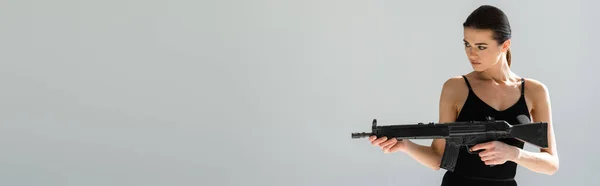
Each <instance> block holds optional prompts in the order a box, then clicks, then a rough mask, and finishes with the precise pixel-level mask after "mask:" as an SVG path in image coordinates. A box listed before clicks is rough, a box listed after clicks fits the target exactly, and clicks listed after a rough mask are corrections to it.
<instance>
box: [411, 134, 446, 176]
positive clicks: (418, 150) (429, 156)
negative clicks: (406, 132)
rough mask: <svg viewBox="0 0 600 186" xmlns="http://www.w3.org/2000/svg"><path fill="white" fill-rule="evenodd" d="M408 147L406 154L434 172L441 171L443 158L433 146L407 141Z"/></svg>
mask: <svg viewBox="0 0 600 186" xmlns="http://www.w3.org/2000/svg"><path fill="white" fill-rule="evenodd" d="M406 145H407V149H406V152H405V153H406V154H408V155H409V156H410V157H412V158H413V159H415V160H417V162H419V163H421V164H423V165H425V166H427V167H429V168H431V169H433V170H439V169H440V162H441V156H439V155H438V153H436V152H435V151H434V150H433V148H431V146H423V145H419V144H416V143H414V142H412V141H410V140H407V141H406Z"/></svg>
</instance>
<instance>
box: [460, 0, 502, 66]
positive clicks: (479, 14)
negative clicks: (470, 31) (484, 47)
mask: <svg viewBox="0 0 600 186" xmlns="http://www.w3.org/2000/svg"><path fill="white" fill-rule="evenodd" d="M463 27H471V28H475V29H490V30H492V31H493V33H494V34H493V35H494V36H493V37H494V40H496V41H497V42H498V43H499V44H502V43H504V41H506V40H508V39H510V38H511V29H510V24H509V22H508V17H507V16H506V14H504V12H503V11H502V10H500V9H499V8H496V7H494V6H491V5H482V6H480V7H479V8H477V9H475V10H474V11H473V12H472V13H471V14H470V15H469V17H467V20H466V21H465V22H464V23H463ZM506 60H507V61H508V66H510V62H511V60H510V49H508V51H507V52H506Z"/></svg>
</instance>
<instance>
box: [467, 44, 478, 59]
mask: <svg viewBox="0 0 600 186" xmlns="http://www.w3.org/2000/svg"><path fill="white" fill-rule="evenodd" d="M473 50H474V49H473V47H470V48H467V56H468V57H469V59H471V60H475V59H477V52H475V51H473Z"/></svg>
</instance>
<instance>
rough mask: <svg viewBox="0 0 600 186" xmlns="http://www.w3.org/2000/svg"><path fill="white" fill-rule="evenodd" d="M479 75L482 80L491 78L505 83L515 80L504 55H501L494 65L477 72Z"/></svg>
mask: <svg viewBox="0 0 600 186" xmlns="http://www.w3.org/2000/svg"><path fill="white" fill-rule="evenodd" d="M478 75H479V77H480V78H481V79H484V80H492V81H494V82H496V83H499V84H506V83H508V82H512V81H514V80H516V78H517V77H516V75H515V74H514V73H513V72H512V71H511V70H510V67H509V66H508V61H507V60H506V57H504V56H503V57H502V59H501V60H500V61H498V62H497V63H496V64H495V65H494V66H492V67H490V68H489V69H487V70H485V71H482V72H479V73H478Z"/></svg>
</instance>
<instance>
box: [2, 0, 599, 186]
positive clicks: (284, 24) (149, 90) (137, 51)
mask: <svg viewBox="0 0 600 186" xmlns="http://www.w3.org/2000/svg"><path fill="white" fill-rule="evenodd" d="M482 4H491V5H495V6H498V7H499V8H501V9H502V10H504V11H505V13H506V14H507V15H508V17H509V20H510V23H511V26H512V29H513V41H512V52H513V53H512V54H513V65H512V69H513V70H514V71H515V72H516V73H517V74H518V75H521V76H523V77H527V78H534V79H537V80H539V81H541V82H543V83H544V84H546V86H547V87H548V88H549V90H550V96H551V100H552V111H553V119H554V125H555V130H556V138H557V143H558V151H559V156H560V170H559V171H558V172H557V173H556V174H555V175H552V176H548V175H542V174H537V173H534V172H532V171H529V170H527V169H525V168H523V167H519V170H518V175H517V180H518V182H519V184H520V185H567V184H569V185H598V184H600V183H599V182H598V181H597V180H598V178H597V177H596V176H597V175H598V174H597V173H598V167H600V160H598V157H599V155H600V153H599V151H598V150H597V144H598V143H597V142H598V140H597V139H595V138H594V137H596V136H598V131H600V127H599V126H598V124H597V122H596V121H597V118H596V117H595V116H598V113H599V111H600V109H599V108H598V105H599V103H600V101H598V99H597V95H599V93H600V88H598V86H599V85H600V83H598V79H599V78H598V75H596V74H595V73H596V72H597V71H598V70H597V69H598V68H599V67H600V65H598V60H597V54H598V43H599V42H600V38H599V36H598V33H600V26H599V25H598V18H600V11H598V10H597V8H598V7H599V5H600V3H598V2H597V1H577V0H570V1H390V0H375V1H372V0H370V1H366V0H344V1H342V0H335V1H332V0H304V1H268V0H252V1H243V0H238V1H232V0H215V1H191V0H190V1H184V0H161V1H142V0H118V1H117V0H102V1H100V0H96V1H87V0H83V1H75V0H56V1H41V0H38V1H22V0H19V1H17V0H3V1H0V25H2V27H1V28H0V63H1V65H0V85H1V90H0V96H1V97H0V98H1V99H0V185H11V186H25V185H27V186H29V185H32V186H33V185H36V186H40V185H44V186H59V185H60V186H63V185H65V186H75V185H77V186H79V185H86V186H96V185H111V186H112V185H114V186H142V185H143V186H155V185H156V186H159V185H160V186H163V185H169V186H170V185H222V186H233V185H240V186H241V185H257V186H258V185H261V186H265V185H273V186H275V185H289V186H321V185H323V186H329V185H336V186H337V185H339V186H342V185H344V186H346V185H356V186H359V185H382V186H383V185H439V183H440V180H441V178H442V175H443V173H444V170H440V171H433V170H430V169H428V168H426V167H425V166H422V165H421V164H419V163H417V162H416V161H414V160H413V159H411V158H410V157H408V156H407V155H406V154H402V153H393V154H384V153H382V152H381V150H380V149H378V148H376V147H373V146H371V145H370V144H369V142H368V140H367V139H364V140H357V139H351V138H350V134H351V133H352V132H367V131H369V130H370V126H371V121H372V119H378V120H379V123H380V124H382V125H387V124H410V123H415V122H436V121H438V115H437V114H438V101H439V95H440V91H441V87H442V84H443V82H444V81H445V80H446V79H448V78H449V77H452V76H457V75H461V74H466V73H468V72H470V71H471V70H472V69H471V67H470V65H469V63H468V61H467V58H466V55H465V52H464V49H463V42H462V39H463V32H462V31H463V30H462V25H461V24H462V22H463V21H464V20H465V19H466V17H467V16H468V15H469V13H471V11H473V10H474V9H475V8H477V7H478V6H480V5H482ZM416 142H417V143H420V144H429V143H430V142H431V140H416ZM526 149H527V150H536V149H533V148H532V147H531V146H526Z"/></svg>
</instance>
